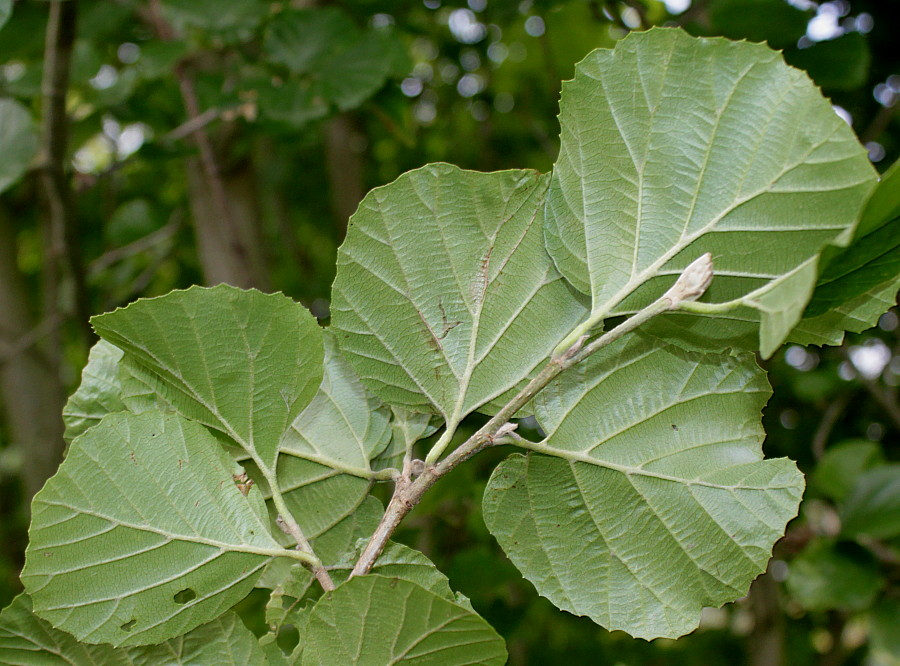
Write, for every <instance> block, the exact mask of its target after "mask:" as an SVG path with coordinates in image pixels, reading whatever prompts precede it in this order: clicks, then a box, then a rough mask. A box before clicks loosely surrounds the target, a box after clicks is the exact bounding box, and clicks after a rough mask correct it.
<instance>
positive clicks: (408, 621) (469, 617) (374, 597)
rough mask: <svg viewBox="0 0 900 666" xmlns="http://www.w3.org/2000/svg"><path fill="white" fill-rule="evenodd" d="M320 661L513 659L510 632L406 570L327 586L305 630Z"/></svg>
mask: <svg viewBox="0 0 900 666" xmlns="http://www.w3.org/2000/svg"><path fill="white" fill-rule="evenodd" d="M300 640H301V644H302V645H303V653H302V661H301V662H300V663H302V664H303V666H313V665H315V664H322V665H324V664H334V665H335V666H344V665H345V664H435V665H437V664H440V665H441V666H456V665H462V664H497V665H498V666H500V665H502V664H505V663H506V656H507V655H506V649H505V647H504V645H503V639H501V638H500V636H498V635H497V632H495V631H494V630H493V629H492V628H491V626H490V625H489V624H487V622H485V621H484V620H483V619H482V618H481V617H479V616H478V615H476V614H475V613H473V612H472V611H471V610H470V609H467V608H465V607H464V606H460V605H459V604H456V603H454V602H452V601H449V600H447V599H445V598H443V597H441V596H439V595H437V594H435V593H434V592H429V591H428V590H426V589H424V588H422V587H420V586H418V585H416V584H415V583H410V582H409V581H405V580H401V579H398V578H385V577H384V576H377V575H368V576H357V577H356V578H351V579H350V580H349V581H347V582H346V583H344V584H343V585H341V586H339V587H338V588H337V589H335V590H333V591H332V592H329V593H327V594H326V595H324V596H323V597H322V599H320V600H319V602H318V603H317V604H316V606H315V607H314V608H313V611H312V613H311V614H310V617H309V621H308V624H307V625H306V628H305V632H304V634H303V635H302V636H301V639H300Z"/></svg>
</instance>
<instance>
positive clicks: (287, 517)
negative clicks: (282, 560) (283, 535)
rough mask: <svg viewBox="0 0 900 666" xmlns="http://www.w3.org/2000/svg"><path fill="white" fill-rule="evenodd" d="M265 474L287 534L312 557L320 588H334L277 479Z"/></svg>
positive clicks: (312, 565)
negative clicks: (288, 504)
mask: <svg viewBox="0 0 900 666" xmlns="http://www.w3.org/2000/svg"><path fill="white" fill-rule="evenodd" d="M264 474H265V477H266V481H267V482H268V483H269V488H271V490H272V502H273V503H274V504H275V509H276V510H277V511H278V516H279V517H280V518H281V520H282V522H283V523H284V528H285V530H286V531H287V533H288V534H290V535H291V538H292V539H293V540H294V541H296V542H297V550H299V551H301V552H303V553H306V554H307V555H309V556H310V558H312V562H311V563H308V564H307V566H308V567H309V569H310V571H312V573H313V575H314V576H315V577H316V580H318V581H319V584H320V585H321V586H322V589H323V590H325V591H326V592H327V591H328V590H333V589H334V581H333V580H331V576H330V575H329V573H328V570H327V569H325V566H324V565H323V564H322V561H321V560H320V559H319V558H318V557H317V556H316V554H315V552H314V551H313V549H312V546H311V545H310V543H309V540H308V539H307V538H306V535H304V534H303V530H302V529H300V525H299V524H298V523H297V521H296V519H295V518H294V516H293V514H292V513H291V510H290V509H288V507H287V504H285V502H284V497H283V496H282V495H281V491H280V490H278V487H277V485H276V483H277V481H276V479H275V476H274V474H273V475H271V476H270V475H269V474H266V473H265V472H264Z"/></svg>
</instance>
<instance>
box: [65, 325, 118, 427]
mask: <svg viewBox="0 0 900 666" xmlns="http://www.w3.org/2000/svg"><path fill="white" fill-rule="evenodd" d="M121 360H122V350H121V349H119V348H118V347H116V346H114V345H111V344H110V343H108V342H107V341H106V340H100V341H98V342H97V344H95V345H94V346H93V347H92V348H91V353H90V355H89V356H88V362H87V365H86V366H84V371H83V372H82V373H81V384H80V385H79V386H78V390H76V391H75V393H73V394H72V396H71V397H70V398H69V400H68V402H66V406H65V407H63V422H64V423H65V424H66V432H65V438H66V441H67V442H71V441H72V440H73V439H75V438H76V437H78V435H80V434H81V433H83V432H84V431H85V430H87V429H88V428H90V427H92V426H95V425H97V424H98V423H99V422H100V419H102V418H103V417H104V416H106V415H107V414H109V413H110V412H121V411H122V410H124V409H125V404H124V403H123V402H122V397H121V393H122V384H121V382H120V381H119V361H121Z"/></svg>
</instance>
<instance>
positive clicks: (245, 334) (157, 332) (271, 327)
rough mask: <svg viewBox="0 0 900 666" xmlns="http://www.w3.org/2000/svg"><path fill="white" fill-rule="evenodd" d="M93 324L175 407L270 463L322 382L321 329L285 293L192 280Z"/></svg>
mask: <svg viewBox="0 0 900 666" xmlns="http://www.w3.org/2000/svg"><path fill="white" fill-rule="evenodd" d="M91 322H92V323H93V325H94V328H95V329H96V331H97V333H99V334H100V336H101V337H103V338H104V339H106V340H108V341H109V342H111V343H113V344H114V345H115V346H117V347H119V348H120V349H122V350H123V351H124V352H125V355H126V358H130V359H131V360H132V361H133V365H132V366H131V367H130V368H129V369H130V370H131V371H132V373H133V374H135V375H137V376H138V378H139V379H141V380H142V381H144V382H145V383H146V384H148V385H149V386H151V387H153V389H155V391H156V393H158V394H159V395H160V396H161V397H162V398H163V399H165V401H166V402H167V403H169V404H170V405H172V407H173V408H174V409H175V410H176V411H178V412H179V413H180V414H181V415H182V416H185V417H186V418H189V419H191V420H193V421H198V422H200V423H203V424H204V425H208V426H210V427H212V428H215V429H217V430H220V431H221V432H223V433H225V434H226V435H228V436H229V437H230V438H231V439H233V440H234V441H235V442H236V443H237V444H238V445H239V446H241V448H243V449H244V450H245V451H246V452H247V453H248V454H250V455H251V456H253V458H254V460H256V462H257V463H258V464H260V465H262V466H265V467H266V468H267V469H268V470H271V469H274V466H275V460H276V456H277V453H278V443H279V441H280V439H281V437H282V435H283V434H284V432H285V431H286V430H287V428H288V426H289V425H290V424H291V423H292V422H293V420H294V419H295V418H296V417H297V415H298V414H299V413H300V412H301V411H302V410H303V409H304V408H305V407H306V406H307V405H308V404H309V402H310V401H311V400H312V399H313V396H314V395H315V394H316V391H317V389H318V387H319V383H320V382H321V380H322V372H323V370H322V359H323V353H324V352H323V347H322V345H323V343H322V330H321V329H320V328H319V326H318V324H317V323H316V320H315V318H314V317H313V316H312V315H311V314H310V313H309V312H308V311H307V310H306V309H305V308H303V307H302V306H301V305H299V304H298V303H295V302H293V301H291V300H290V299H288V298H286V297H285V296H282V295H280V294H262V293H260V292H258V291H255V290H251V291H244V290H241V289H237V288H235V287H231V286H228V285H219V286H216V287H212V288H210V289H205V288H200V287H191V288H190V289H188V290H185V291H173V292H171V293H169V294H167V295H166V296H161V297H159V298H151V299H141V300H139V301H136V302H134V303H132V304H131V305H129V306H128V307H127V308H124V309H119V310H116V311H114V312H110V313H107V314H103V315H99V316H97V317H94V318H93V319H92V320H91Z"/></svg>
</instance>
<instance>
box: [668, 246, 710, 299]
mask: <svg viewBox="0 0 900 666" xmlns="http://www.w3.org/2000/svg"><path fill="white" fill-rule="evenodd" d="M712 278H713V263H712V255H711V254H710V253H709V252H707V253H706V254H704V255H702V256H700V257H698V258H697V259H695V260H694V261H693V262H692V263H691V265H690V266H688V267H687V268H685V269H684V272H682V274H681V276H680V277H679V278H678V281H677V282H676V283H675V284H674V285H672V288H671V289H669V291H667V292H666V293H665V298H668V299H669V300H670V301H671V303H672V305H671V306H670V307H671V308H672V309H675V308H677V307H678V305H679V304H680V303H682V302H684V301H696V300H697V299H698V298H700V297H701V296H702V295H703V294H704V293H705V292H706V290H707V289H708V288H709V284H710V283H711V282H712Z"/></svg>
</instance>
